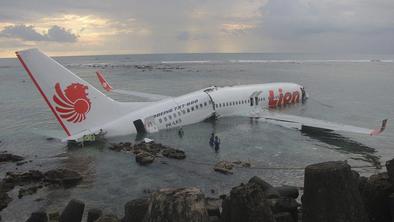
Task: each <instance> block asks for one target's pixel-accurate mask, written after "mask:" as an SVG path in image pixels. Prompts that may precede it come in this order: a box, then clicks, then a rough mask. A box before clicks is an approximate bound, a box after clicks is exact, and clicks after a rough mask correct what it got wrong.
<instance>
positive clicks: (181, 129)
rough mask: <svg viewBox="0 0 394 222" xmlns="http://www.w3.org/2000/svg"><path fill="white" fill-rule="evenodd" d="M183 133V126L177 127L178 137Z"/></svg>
mask: <svg viewBox="0 0 394 222" xmlns="http://www.w3.org/2000/svg"><path fill="white" fill-rule="evenodd" d="M183 134H184V132H183V128H182V127H181V128H179V130H178V136H179V137H180V138H182V137H183Z"/></svg>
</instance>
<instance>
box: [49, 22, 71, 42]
mask: <svg viewBox="0 0 394 222" xmlns="http://www.w3.org/2000/svg"><path fill="white" fill-rule="evenodd" d="M46 37H47V39H48V40H49V41H55V42H76V41H77V38H78V37H77V36H76V35H75V34H73V33H71V32H70V31H68V30H66V29H65V28H62V27H60V26H57V25H54V26H52V27H51V28H50V29H48V33H47V34H46Z"/></svg>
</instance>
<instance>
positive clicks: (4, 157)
mask: <svg viewBox="0 0 394 222" xmlns="http://www.w3.org/2000/svg"><path fill="white" fill-rule="evenodd" d="M23 159H24V158H23V157H21V156H18V155H14V154H10V153H0V163H1V162H18V161H22V160H23Z"/></svg>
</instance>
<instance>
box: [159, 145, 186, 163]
mask: <svg viewBox="0 0 394 222" xmlns="http://www.w3.org/2000/svg"><path fill="white" fill-rule="evenodd" d="M162 154H163V156H165V157H167V158H172V159H178V160H183V159H185V158H186V155H185V152H184V151H182V150H177V149H174V148H167V149H164V150H163V151H162Z"/></svg>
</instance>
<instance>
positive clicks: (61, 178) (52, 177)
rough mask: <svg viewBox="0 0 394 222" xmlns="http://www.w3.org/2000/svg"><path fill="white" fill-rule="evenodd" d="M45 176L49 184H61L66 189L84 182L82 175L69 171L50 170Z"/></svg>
mask: <svg viewBox="0 0 394 222" xmlns="http://www.w3.org/2000/svg"><path fill="white" fill-rule="evenodd" d="M44 175H45V180H46V181H47V182H49V183H53V184H60V185H63V186H65V187H71V186H74V185H76V184H78V183H79V182H80V181H81V180H82V176H81V174H79V173H78V172H76V171H72V170H68V169H56V170H50V171H48V172H46V173H45V174H44Z"/></svg>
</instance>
